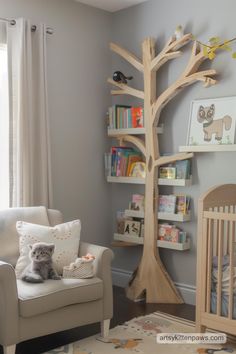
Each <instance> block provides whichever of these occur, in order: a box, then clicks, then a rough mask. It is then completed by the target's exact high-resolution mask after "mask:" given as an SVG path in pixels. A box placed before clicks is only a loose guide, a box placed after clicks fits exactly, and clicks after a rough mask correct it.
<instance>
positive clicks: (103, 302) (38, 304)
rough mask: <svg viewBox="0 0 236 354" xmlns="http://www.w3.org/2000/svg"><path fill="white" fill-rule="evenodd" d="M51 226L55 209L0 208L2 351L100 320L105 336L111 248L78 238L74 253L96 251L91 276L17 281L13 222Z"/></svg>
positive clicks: (9, 353) (57, 218) (56, 218)
mask: <svg viewBox="0 0 236 354" xmlns="http://www.w3.org/2000/svg"><path fill="white" fill-rule="evenodd" d="M18 220H22V221H26V222H31V223H38V224H42V225H48V226H49V225H51V226H55V225H57V224H60V223H62V222H63V218H62V214H61V213H60V212H59V211H57V210H47V209H45V208H43V207H29V208H11V209H7V210H2V211H0V344H2V346H3V350H4V354H15V348H16V344H17V343H19V342H21V341H24V340H27V339H30V338H35V337H39V336H43V335H47V334H50V333H55V332H59V331H63V330H66V329H70V328H74V327H78V326H82V325H86V324H89V323H95V322H100V323H101V335H102V336H107V335H108V331H109V323H110V319H111V318H112V314H113V299H112V282H111V268H110V264H111V260H112V257H113V253H112V251H111V250H110V249H108V248H105V247H101V246H96V245H92V244H88V243H84V242H81V243H80V249H79V256H80V255H85V254H86V253H88V252H89V253H91V254H93V255H95V257H96V259H95V277H94V278H91V279H62V280H59V281H53V280H47V281H46V282H45V283H41V284H33V286H32V284H28V283H25V282H23V281H21V280H17V279H16V276H15V271H14V266H15V264H16V260H17V258H18V256H19V250H18V249H19V247H18V235H17V233H16V229H15V224H16V221H18Z"/></svg>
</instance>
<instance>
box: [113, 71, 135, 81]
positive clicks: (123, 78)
mask: <svg viewBox="0 0 236 354" xmlns="http://www.w3.org/2000/svg"><path fill="white" fill-rule="evenodd" d="M132 79H133V76H125V75H124V74H123V73H122V72H121V71H115V72H114V74H113V80H114V81H116V82H121V83H122V84H127V80H132Z"/></svg>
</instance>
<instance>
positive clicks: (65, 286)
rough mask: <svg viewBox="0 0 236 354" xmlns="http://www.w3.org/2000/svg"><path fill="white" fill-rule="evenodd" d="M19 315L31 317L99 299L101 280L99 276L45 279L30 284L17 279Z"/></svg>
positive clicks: (101, 286)
mask: <svg viewBox="0 0 236 354" xmlns="http://www.w3.org/2000/svg"><path fill="white" fill-rule="evenodd" d="M17 288H18V298H19V308H20V316H22V317H31V316H35V315H39V314H43V313H45V312H49V311H53V310H56V309H59V308H61V307H64V306H68V305H73V304H79V303H83V302H89V301H94V300H97V299H101V298H102V296H103V282H102V280H101V279H99V278H91V279H61V280H51V279H50V280H46V281H45V282H44V283H39V284H30V283H26V282H24V281H22V280H17Z"/></svg>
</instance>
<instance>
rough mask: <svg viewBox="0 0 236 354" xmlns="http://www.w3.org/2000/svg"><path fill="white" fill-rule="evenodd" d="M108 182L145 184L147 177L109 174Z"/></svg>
mask: <svg viewBox="0 0 236 354" xmlns="http://www.w3.org/2000/svg"><path fill="white" fill-rule="evenodd" d="M107 182H111V183H133V184H145V178H137V177H125V176H121V177H116V176H107Z"/></svg>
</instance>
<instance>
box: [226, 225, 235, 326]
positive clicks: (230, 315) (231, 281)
mask: <svg viewBox="0 0 236 354" xmlns="http://www.w3.org/2000/svg"><path fill="white" fill-rule="evenodd" d="M234 233H235V223H234V222H233V221H230V238H229V244H230V249H229V257H230V258H229V310H228V318H229V319H230V320H232V318H233V293H234V278H233V276H234V268H233V265H234Z"/></svg>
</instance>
